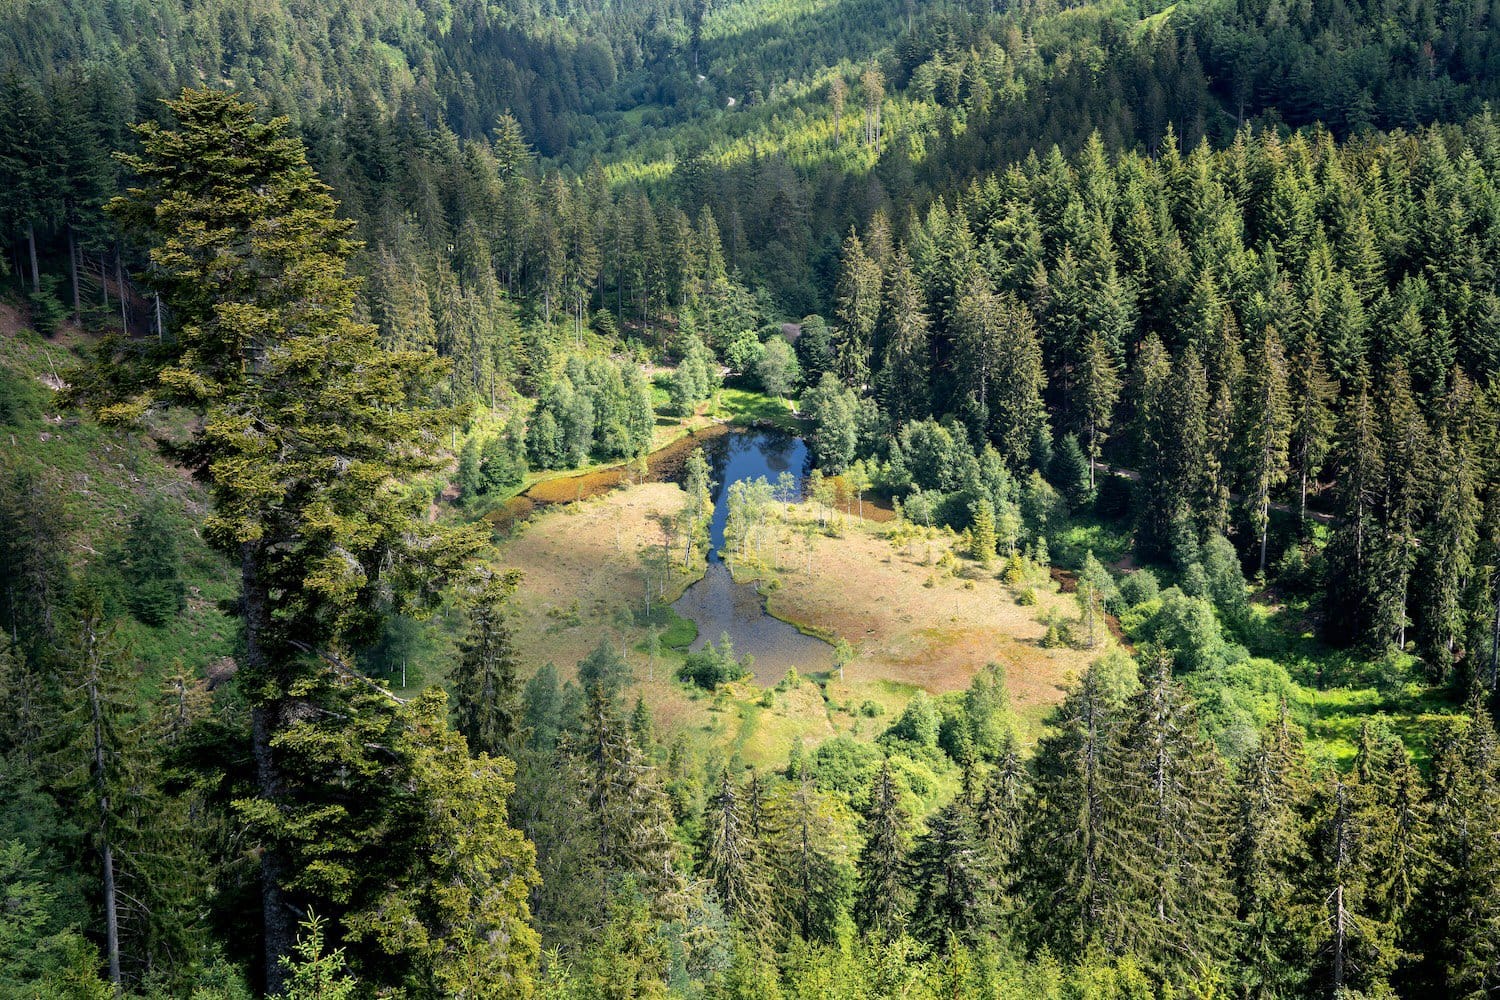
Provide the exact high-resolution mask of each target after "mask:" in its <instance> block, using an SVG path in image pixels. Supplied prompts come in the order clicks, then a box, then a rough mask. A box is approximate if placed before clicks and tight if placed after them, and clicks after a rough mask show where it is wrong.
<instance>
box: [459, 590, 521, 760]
mask: <svg viewBox="0 0 1500 1000" xmlns="http://www.w3.org/2000/svg"><path fill="white" fill-rule="evenodd" d="M517 583H519V577H517V576H516V575H515V574H506V575H499V574H492V575H489V576H488V578H487V579H483V580H481V581H479V582H478V583H477V584H476V586H475V588H474V593H473V594H472V595H471V596H470V598H469V605H468V607H467V608H466V611H467V617H468V620H469V624H468V629H467V631H466V632H465V634H464V637H463V638H462V639H461V640H460V641H459V644H458V651H459V659H458V664H457V667H456V668H455V670H454V672H453V701H454V706H453V707H454V716H455V719H456V722H455V726H454V728H456V729H457V730H458V731H459V732H460V733H461V734H462V735H463V737H464V739H466V740H467V741H468V743H469V749H470V751H472V752H473V753H474V754H475V755H476V756H477V755H479V754H481V753H486V754H490V755H492V756H498V755H500V754H502V753H505V752H507V751H508V749H509V747H510V744H511V740H512V739H513V738H514V737H515V736H516V734H517V733H518V732H519V730H520V726H521V681H520V678H519V677H518V676H517V668H518V662H517V659H516V648H515V637H514V635H513V634H512V631H511V625H510V621H509V609H508V606H507V605H508V602H509V600H510V597H511V595H512V594H513V593H514V591H515V588H516V585H517Z"/></svg>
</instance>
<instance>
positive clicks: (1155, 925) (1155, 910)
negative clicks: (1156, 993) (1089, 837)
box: [1111, 660, 1233, 979]
mask: <svg viewBox="0 0 1500 1000" xmlns="http://www.w3.org/2000/svg"><path fill="white" fill-rule="evenodd" d="M1125 711H1126V714H1127V719H1128V721H1127V723H1126V725H1125V727H1124V729H1123V731H1122V732H1121V734H1120V741H1119V747H1118V750H1117V751H1116V753H1115V756H1114V759H1113V761H1112V762H1111V763H1112V769H1113V770H1114V771H1115V774H1114V776H1113V780H1114V782H1115V783H1116V787H1117V788H1118V789H1119V791H1118V793H1117V794H1118V795H1119V799H1120V805H1119V809H1120V813H1119V830H1120V839H1119V842H1118V844H1117V846H1116V848H1115V865H1116V870H1117V871H1118V872H1119V873H1120V876H1119V882H1118V884H1117V886H1116V891H1117V892H1118V893H1119V897H1118V903H1117V905H1118V906H1120V907H1121V909H1122V913H1121V914H1120V918H1119V924H1118V925H1119V926H1120V928H1121V931H1122V933H1123V945H1124V947H1126V948H1128V949H1129V950H1130V951H1131V952H1132V953H1134V954H1136V955H1139V956H1141V958H1142V959H1143V960H1144V961H1146V962H1148V963H1149V964H1150V965H1151V966H1152V967H1154V968H1157V969H1159V970H1160V971H1161V973H1162V974H1163V975H1164V976H1166V977H1167V978H1169V979H1182V978H1185V977H1187V976H1191V975H1194V974H1196V973H1197V972H1198V970H1200V969H1202V968H1207V967H1211V966H1213V965H1215V964H1217V962H1218V961H1220V960H1222V958H1223V957H1224V956H1225V955H1226V954H1227V949H1228V945H1229V943H1230V927H1231V919H1232V916H1233V897H1232V895H1231V894H1230V887H1229V884H1228V880H1227V877H1226V874H1227V854H1228V840H1229V827H1228V824H1227V822H1226V817H1225V805H1226V803H1225V801H1224V798H1223V792H1222V789H1223V786H1224V780H1225V775H1224V766H1223V762H1222V761H1221V759H1220V758H1219V756H1218V752H1217V750H1216V749H1215V748H1214V746H1213V745H1212V744H1211V743H1209V742H1207V740H1205V739H1204V737H1203V736H1202V734H1201V729H1200V725H1199V722H1198V718H1197V713H1196V711H1195V710H1194V707H1193V705H1192V703H1191V702H1189V701H1188V700H1187V697H1186V694H1185V692H1184V691H1183V690H1182V688H1181V686H1180V685H1178V684H1177V682H1175V681H1174V680H1173V679H1172V676H1171V670H1170V665H1169V663H1168V662H1167V661H1166V660H1162V661H1161V662H1160V663H1159V664H1158V666H1157V667H1156V669H1155V670H1154V671H1153V672H1152V674H1151V675H1150V677H1148V678H1145V682H1144V686H1143V687H1142V688H1141V690H1140V691H1139V692H1138V693H1137V694H1136V695H1134V696H1133V697H1132V698H1131V700H1130V702H1129V704H1128V705H1127V706H1126V710H1125Z"/></svg>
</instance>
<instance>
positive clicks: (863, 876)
mask: <svg viewBox="0 0 1500 1000" xmlns="http://www.w3.org/2000/svg"><path fill="white" fill-rule="evenodd" d="M907 823H908V820H907V815H906V811H905V810H904V809H903V808H902V807H901V801H900V794H899V791H898V789H897V787H896V780H895V775H894V774H892V772H891V762H890V758H886V760H885V761H883V762H882V763H881V766H880V771H879V773H878V774H876V776H875V781H874V783H873V784H872V785H871V786H870V800H869V802H868V803H867V804H866V806H865V809H864V812H863V814H862V815H861V817H860V832H861V833H862V834H863V835H864V846H863V847H862V848H861V849H860V852H859V861H858V864H857V865H856V870H857V872H858V885H857V891H856V894H855V899H854V919H855V922H856V923H858V924H859V926H860V927H861V928H863V929H864V930H866V931H869V932H871V933H873V934H877V935H890V934H895V933H896V932H897V931H898V930H899V929H900V922H901V920H902V918H903V917H904V916H905V912H906V907H907V896H908V892H907V884H906V878H905V875H906V857H907V851H908V843H907V836H908V835H907Z"/></svg>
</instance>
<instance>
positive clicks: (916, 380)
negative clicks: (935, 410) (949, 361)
mask: <svg viewBox="0 0 1500 1000" xmlns="http://www.w3.org/2000/svg"><path fill="white" fill-rule="evenodd" d="M929 326H930V321H929V319H928V317H927V303H926V301H925V300H924V298H923V295H922V289H921V286H920V285H918V284H917V279H916V275H914V274H913V273H912V264H911V259H910V258H909V257H908V256H907V253H906V249H905V248H904V247H897V248H896V255H895V258H894V259H893V260H892V262H891V270H890V278H889V280H888V281H887V283H886V290H885V301H884V303H883V304H882V306H881V312H880V340H881V343H882V345H883V349H882V353H881V364H880V371H879V373H878V375H877V376H876V380H875V382H876V387H877V390H878V392H879V394H880V398H881V401H882V402H883V403H884V404H885V409H886V412H888V413H889V414H890V415H891V419H892V420H893V421H894V422H895V423H897V424H903V423H906V422H907V421H909V420H920V419H921V418H923V417H926V416H927V415H928V414H930V413H931V412H932V395H931V394H932V389H931V384H932V374H931V363H932V362H931V357H930V352H931V348H930V346H929V343H928V338H929V336H930V331H929ZM846 381H847V380H846Z"/></svg>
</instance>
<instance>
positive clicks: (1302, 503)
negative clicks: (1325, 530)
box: [1297, 468, 1307, 532]
mask: <svg viewBox="0 0 1500 1000" xmlns="http://www.w3.org/2000/svg"><path fill="white" fill-rule="evenodd" d="M1297 530H1298V531H1299V532H1305V531H1306V530H1307V469H1306V468H1304V469H1303V470H1302V484H1301V499H1300V500H1298V502H1297Z"/></svg>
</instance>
